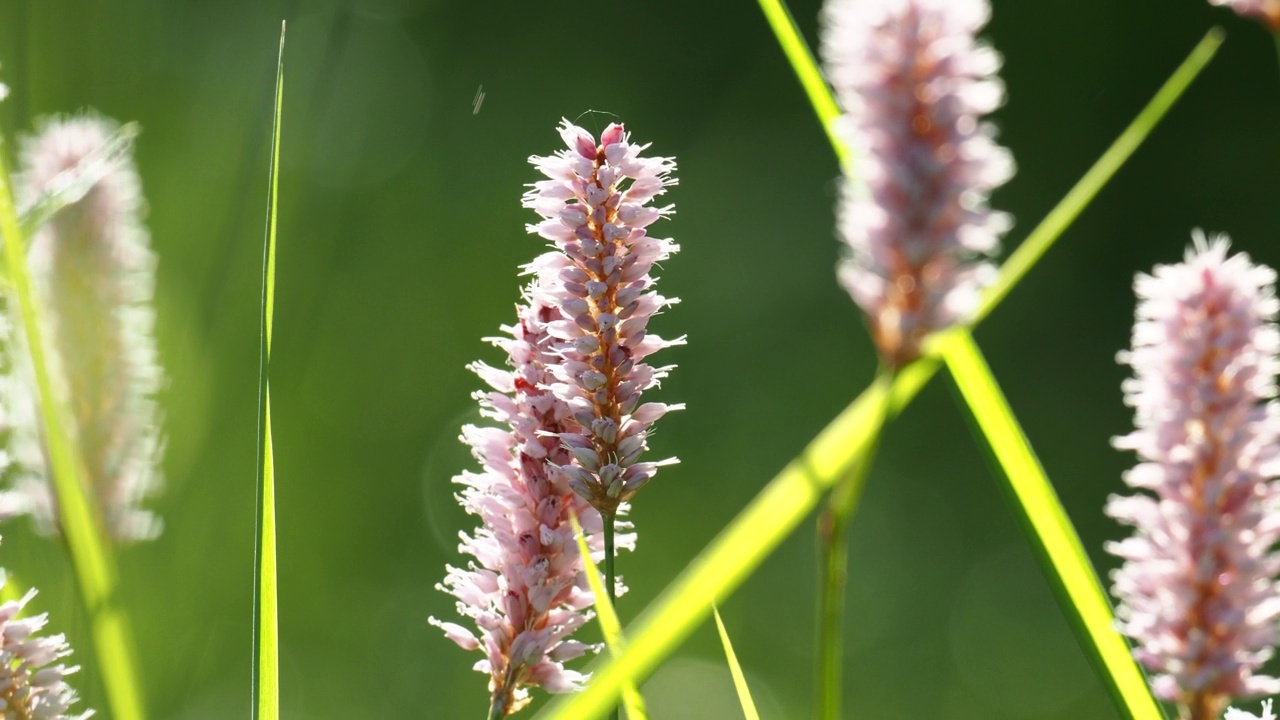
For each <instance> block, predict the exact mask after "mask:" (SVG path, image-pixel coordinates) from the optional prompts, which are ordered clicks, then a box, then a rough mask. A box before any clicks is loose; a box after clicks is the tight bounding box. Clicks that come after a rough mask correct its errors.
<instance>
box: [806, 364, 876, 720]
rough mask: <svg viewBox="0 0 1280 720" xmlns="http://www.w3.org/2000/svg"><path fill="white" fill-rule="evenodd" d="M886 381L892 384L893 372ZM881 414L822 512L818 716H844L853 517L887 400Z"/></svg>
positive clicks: (835, 719)
mask: <svg viewBox="0 0 1280 720" xmlns="http://www.w3.org/2000/svg"><path fill="white" fill-rule="evenodd" d="M884 382H885V383H888V384H892V377H886V378H885V379H884ZM880 409H881V411H882V412H881V414H880V416H879V417H878V418H873V419H872V421H871V422H872V426H871V433H872V436H871V441H870V444H869V446H868V448H867V452H866V453H865V454H863V456H862V457H861V458H859V459H858V461H857V462H856V463H855V464H854V466H853V467H852V469H850V471H849V474H848V476H847V477H845V478H844V479H842V480H841V481H840V482H839V483H837V485H836V486H835V488H834V489H833V490H832V491H831V494H830V495H829V496H828V497H827V506H826V507H825V508H824V509H823V511H822V513H821V514H820V515H819V516H818V550H819V553H820V555H821V563H820V564H821V567H822V579H821V581H820V587H819V596H820V600H819V609H818V717H819V718H822V720H840V718H842V717H844V715H843V711H842V707H841V706H842V705H843V695H844V609H845V584H846V581H847V579H848V575H849V540H848V529H849V521H850V520H852V519H853V513H854V511H855V510H856V509H857V507H858V502H859V501H860V500H861V498H862V489H863V488H864V487H866V479H867V474H868V473H869V472H870V470H871V464H872V462H873V461H874V460H875V451H876V446H877V444H878V441H879V436H880V431H881V430H882V429H883V427H884V421H885V415H884V413H885V412H887V410H888V404H887V403H886V404H885V405H883V406H882V407H881V408H880Z"/></svg>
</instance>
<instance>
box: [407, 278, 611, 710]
mask: <svg viewBox="0 0 1280 720" xmlns="http://www.w3.org/2000/svg"><path fill="white" fill-rule="evenodd" d="M545 296H546V293H545V292H534V291H532V290H530V291H528V292H527V293H526V304H524V305H522V306H520V307H518V308H517V313H518V322H517V323H516V325H515V326H514V327H504V328H503V330H504V331H506V332H507V333H508V334H509V337H501V338H494V339H492V341H493V342H494V344H495V345H497V346H498V347H500V348H502V349H503V350H504V351H505V352H506V354H507V362H508V364H509V365H510V368H511V369H509V370H504V369H498V368H493V367H490V366H488V365H486V364H484V363H479V362H478V363H474V364H473V365H471V366H470V367H471V369H472V370H473V371H475V372H476V374H478V375H479V376H480V377H481V378H482V379H483V380H484V381H485V382H486V383H487V384H488V385H489V387H490V388H492V389H491V390H489V391H487V392H478V393H477V394H476V397H477V398H478V399H479V401H480V405H481V408H482V414H483V415H484V416H486V417H488V418H491V419H493V420H495V421H496V422H497V423H498V426H497V427H476V426H473V425H468V426H466V427H464V428H463V429H462V439H463V441H464V442H466V443H467V444H468V445H470V446H471V449H472V453H473V454H474V455H475V457H476V459H477V460H479V461H480V464H481V466H482V469H481V471H480V472H478V473H476V472H464V473H462V474H461V475H459V476H458V477H456V478H454V482H457V483H460V484H462V485H463V486H464V489H463V491H462V493H461V494H460V496H459V500H460V501H461V502H462V504H463V506H464V507H465V508H466V509H467V511H468V512H470V513H472V514H474V515H478V516H479V517H480V520H481V527H480V529H478V530H477V531H476V532H475V534H474V535H471V536H468V535H466V534H463V535H462V544H461V546H460V547H459V549H460V550H461V551H462V552H464V553H466V554H468V555H471V556H472V557H473V558H474V562H472V563H470V564H469V565H468V567H467V568H465V569H463V568H455V567H450V568H448V575H447V577H446V578H445V580H444V583H443V585H441V586H439V587H440V589H441V590H444V591H446V592H448V593H450V594H452V595H453V596H454V597H456V598H457V599H458V604H457V606H458V612H459V613H461V614H462V615H463V616H465V617H468V618H470V619H472V620H473V621H474V622H475V624H476V626H477V629H478V630H479V635H478V636H477V635H476V634H475V633H473V632H472V631H471V630H469V629H467V628H464V627H462V626H461V625H457V624H455V623H450V622H442V621H440V620H437V619H435V618H432V619H431V622H432V623H433V624H435V625H437V626H439V627H440V628H442V629H443V630H444V631H445V635H446V636H447V637H448V638H449V639H451V640H453V641H454V642H456V643H457V644H458V645H459V646H461V647H462V648H463V649H464V650H481V651H482V652H484V654H485V659H484V660H481V661H480V662H478V663H476V666H475V668H476V670H479V671H480V672H484V673H487V674H488V675H489V676H490V680H489V690H490V693H491V698H490V715H489V717H490V718H491V719H492V718H503V717H506V716H507V715H509V714H510V713H513V712H515V711H517V710H519V709H520V708H521V707H523V706H524V705H526V704H527V703H528V702H529V696H528V691H527V690H526V689H525V688H526V687H527V686H535V685H538V686H542V687H543V688H544V689H546V690H548V691H550V692H553V693H560V692H570V691H573V690H577V689H578V688H579V687H580V686H581V685H582V683H583V682H584V681H585V679H586V678H585V677H584V676H583V675H582V674H581V673H578V672H576V671H573V670H569V669H566V668H565V667H564V665H563V662H564V661H565V660H570V659H572V658H574V657H577V656H579V655H581V654H582V653H583V652H585V651H586V650H588V649H590V648H589V647H588V646H586V645H584V644H583V643H580V642H578V641H575V640H571V639H569V636H570V635H572V634H573V632H574V631H575V630H577V629H578V628H579V627H581V626H582V625H583V624H584V623H586V622H587V621H588V620H589V619H590V618H591V617H592V613H591V612H590V611H589V610H588V608H589V607H590V606H591V605H592V603H593V602H594V597H593V596H592V594H591V591H590V589H589V588H588V585H587V581H586V576H585V575H584V574H583V572H584V571H583V564H582V558H581V556H580V555H579V554H578V546H577V543H576V540H575V539H574V534H573V527H572V524H571V523H570V520H569V517H570V514H574V515H577V517H578V518H579V520H580V522H581V524H582V528H583V532H584V533H585V534H586V536H587V542H588V545H589V547H590V548H591V550H592V553H593V554H598V557H596V560H597V562H598V561H599V560H602V559H603V555H604V552H603V542H604V541H603V537H602V528H603V524H602V521H601V517H600V513H599V512H597V511H596V510H595V509H594V508H592V507H591V505H590V504H589V503H588V502H587V501H586V499H584V498H583V497H581V496H580V495H579V494H577V493H575V492H574V491H573V490H572V489H571V480H570V477H569V476H568V475H567V474H566V473H565V472H564V470H563V469H562V468H564V467H568V466H570V465H571V462H572V458H573V456H572V454H571V453H570V450H569V448H568V447H567V446H566V445H565V444H564V442H563V441H562V440H561V439H560V438H561V436H563V435H565V434H577V433H580V432H582V429H581V427H579V425H578V422H577V420H576V419H575V418H574V413H573V410H572V409H571V408H570V407H569V405H568V404H567V403H565V402H564V401H562V400H560V399H559V398H557V397H556V396H555V395H554V394H553V393H552V392H551V387H552V385H553V384H554V383H556V382H557V380H556V379H555V378H554V377H553V376H552V374H551V367H552V366H553V365H555V364H556V363H558V362H560V360H561V359H560V357H559V356H558V355H557V354H556V351H555V349H554V348H555V345H556V341H555V340H554V339H553V338H552V337H551V336H550V334H549V332H548V326H549V325H552V324H554V323H557V322H561V321H562V320H563V319H564V317H563V315H561V313H560V311H559V309H558V308H556V307H555V306H552V305H548V304H546V303H544V302H543V301H542V300H541V298H544V297H545ZM625 509H626V508H625V506H624V507H623V508H622V510H623V511H625ZM622 527H623V528H624V529H626V528H629V527H630V526H629V525H628V524H626V523H622ZM617 542H618V546H619V547H626V548H631V547H634V542H635V536H634V535H633V534H629V533H628V534H620V535H619V536H618V538H617Z"/></svg>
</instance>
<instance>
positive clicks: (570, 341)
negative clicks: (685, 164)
mask: <svg viewBox="0 0 1280 720" xmlns="http://www.w3.org/2000/svg"><path fill="white" fill-rule="evenodd" d="M560 137H561V139H562V140H563V141H564V144H565V148H564V149H562V150H559V151H558V152H556V154H554V155H551V156H548V157H538V156H535V157H532V158H530V159H529V161H530V162H531V163H533V165H534V166H535V167H536V168H537V169H538V170H539V171H540V172H542V174H543V175H545V176H547V178H548V179H547V180H541V181H539V182H536V183H533V184H532V185H530V188H531V189H530V190H529V191H528V192H527V193H526V194H525V197H524V206H525V207H526V208H530V209H532V210H534V211H535V212H537V213H538V214H539V215H541V216H542V218H543V219H542V221H541V222H539V223H537V224H533V225H529V232H531V233H533V234H536V235H539V236H540V237H542V238H545V239H547V240H550V241H551V242H552V243H553V244H554V247H555V249H554V250H553V251H551V252H548V253H546V254H544V255H542V256H541V257H539V258H538V259H536V260H534V261H533V262H532V263H530V265H529V266H528V267H529V270H530V271H531V272H534V273H536V274H537V276H538V281H537V282H536V283H535V284H534V292H535V294H536V295H537V298H538V301H539V302H542V303H545V304H546V305H548V306H551V307H554V308H556V309H557V311H558V314H559V315H560V316H561V318H562V319H560V320H559V321H557V322H552V323H549V324H548V326H547V330H548V332H549V333H550V335H551V336H552V338H553V339H554V340H555V341H556V344H557V346H556V355H557V356H558V361H557V362H556V363H555V364H554V365H552V366H550V367H549V368H548V369H549V371H550V372H551V374H552V375H553V377H554V383H553V384H552V386H551V390H552V392H553V393H554V394H555V396H556V397H557V398H558V399H559V400H560V401H562V402H564V403H565V404H566V406H567V407H568V408H570V410H571V411H572V414H573V418H574V419H575V420H576V421H577V423H578V425H580V427H578V428H576V429H574V430H571V431H566V432H564V433H562V434H561V440H562V441H563V442H564V444H565V445H566V447H569V448H572V449H573V453H572V455H573V457H574V458H575V460H574V464H571V465H570V464H566V465H565V466H563V467H562V471H563V472H564V473H565V474H566V476H568V477H569V478H570V481H571V483H572V486H573V488H574V490H575V491H576V492H578V493H579V494H581V495H583V496H584V497H585V498H586V499H587V500H589V501H590V502H591V504H592V505H593V506H594V507H595V508H596V509H597V510H599V511H600V512H601V513H602V514H603V515H605V516H606V517H613V516H615V515H616V514H617V509H618V506H619V505H620V504H621V503H624V502H626V501H627V500H629V499H630V498H631V497H632V496H633V495H634V494H635V493H636V491H637V490H639V489H640V488H641V487H642V486H643V485H644V484H645V483H647V482H648V481H649V480H650V479H651V478H652V477H653V473H654V471H655V468H656V467H657V466H658V465H659V463H637V460H638V459H639V457H640V455H641V453H642V452H643V451H644V450H645V449H647V446H648V443H647V438H648V434H649V429H650V426H651V425H652V424H653V422H654V421H655V420H657V419H658V418H659V417H660V416H661V415H662V414H663V413H665V412H667V411H670V410H679V409H682V408H683V405H662V404H656V403H655V404H649V405H647V406H641V405H640V397H641V395H642V393H643V392H644V391H645V390H648V389H650V388H652V387H655V386H656V385H657V384H658V382H659V381H660V380H661V379H662V378H663V377H665V376H666V373H667V370H669V368H655V367H652V366H650V365H648V364H645V363H644V362H642V361H643V360H644V359H645V358H646V357H647V356H648V355H650V354H651V353H653V352H655V351H657V350H661V349H662V348H666V347H670V346H672V345H678V344H683V343H684V339H683V338H679V339H677V340H664V339H662V338H660V337H658V336H656V335H653V334H651V333H649V331H648V325H649V319H650V318H651V317H652V316H653V315H655V314H656V313H658V312H659V311H661V310H662V308H664V307H666V306H669V305H673V304H675V303H676V302H677V301H676V300H675V299H674V298H664V297H663V296H661V295H659V294H657V293H655V292H654V291H653V284H654V278H653V277H652V275H651V271H652V269H653V267H654V266H655V265H657V264H659V263H661V262H662V261H663V260H666V259H667V258H668V257H670V256H671V255H672V254H673V253H675V252H677V251H678V250H679V246H677V245H676V244H675V243H674V242H673V241H671V240H670V239H660V238H655V237H652V236H650V235H649V234H648V231H647V230H646V228H647V227H648V226H650V225H651V224H653V223H654V222H655V221H657V220H658V219H660V218H663V217H666V216H667V215H670V214H671V213H672V212H674V209H673V207H672V206H670V205H668V206H664V207H653V206H651V205H649V202H650V201H651V200H653V199H654V198H655V197H657V196H660V195H662V194H663V193H665V192H666V189H667V188H668V187H670V186H671V185H674V184H676V180H675V178H674V177H672V176H671V173H672V172H673V171H674V170H675V161H674V160H672V159H671V158H663V157H645V156H642V155H641V152H642V151H643V150H644V149H645V148H647V147H648V146H647V145H636V144H633V143H632V142H631V141H630V138H629V136H628V135H627V133H626V132H625V130H624V129H623V126H622V125H620V124H617V123H614V124H611V125H609V126H608V127H607V128H605V130H604V132H603V133H601V134H600V139H599V141H598V142H597V140H596V138H595V137H593V136H592V135H591V133H589V132H587V131H586V130H584V129H582V128H580V127H577V126H576V125H574V124H572V123H570V122H569V121H568V120H564V121H562V122H561V124H560ZM641 408H643V409H644V412H640V410H641Z"/></svg>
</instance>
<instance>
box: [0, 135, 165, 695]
mask: <svg viewBox="0 0 1280 720" xmlns="http://www.w3.org/2000/svg"><path fill="white" fill-rule="evenodd" d="M5 154H6V153H5V151H4V147H3V139H2V138H0V235H2V236H3V238H4V257H5V265H6V267H5V272H6V273H7V274H8V279H9V287H10V290H11V292H12V296H11V302H13V303H14V304H16V305H17V308H18V312H19V314H20V316H21V322H22V331H23V335H24V336H25V337H26V347H27V351H28V352H29V353H30V357H31V369H32V372H33V374H34V375H35V380H36V390H37V393H38V400H39V406H40V407H39V412H40V422H41V424H42V425H43V437H44V439H45V443H46V446H47V451H48V454H49V465H50V476H51V479H52V481H53V492H54V495H55V497H56V498H57V505H58V521H59V526H60V527H61V529H62V534H63V537H64V538H65V539H66V545H67V552H68V553H69V554H70V556H71V565H72V568H73V570H74V572H75V576H76V585H77V587H78V588H79V591H80V599H81V600H82V601H83V602H84V606H85V609H86V610H87V611H88V614H89V624H90V629H91V633H92V635H93V646H94V652H95V655H96V658H97V665H98V667H97V670H98V672H99V673H100V674H101V676H102V681H103V685H104V687H105V689H106V696H107V705H108V707H109V708H110V712H111V717H113V718H115V720H142V718H143V717H144V714H143V709H142V693H141V690H140V688H139V685H138V673H137V670H136V666H135V662H134V659H133V640H132V635H131V633H130V631H129V626H128V621H127V619H126V618H125V615H124V612H123V610H122V609H121V608H120V606H119V604H118V598H117V596H116V585H117V582H118V580H117V576H116V567H115V559H114V558H113V557H112V555H111V552H110V549H109V548H108V547H107V542H106V534H105V533H104V531H103V529H102V526H101V523H100V520H99V518H98V516H97V513H95V512H94V510H93V509H92V508H93V505H92V504H91V503H90V501H89V498H88V496H87V494H86V490H85V487H86V485H85V483H84V482H83V481H82V480H81V478H83V477H84V476H85V470H84V464H83V460H82V459H81V457H80V451H79V448H77V447H76V446H75V445H74V444H73V443H72V442H71V438H70V436H69V435H68V433H67V429H66V428H67V426H66V424H65V419H64V418H63V412H64V408H63V407H62V403H61V402H59V401H58V398H57V395H56V394H55V393H54V391H53V380H52V377H51V376H50V371H49V361H48V358H47V357H46V356H45V344H44V340H43V337H42V333H41V325H40V321H39V317H40V311H39V308H38V307H37V304H36V297H35V291H34V290H33V288H32V286H31V275H30V272H29V271H28V269H27V265H26V240H25V238H24V235H23V228H22V224H21V222H20V221H19V219H18V213H17V210H16V208H15V206H14V203H13V188H12V187H11V186H10V184H9V169H8V166H7V162H8V161H7V158H5V157H4V156H5Z"/></svg>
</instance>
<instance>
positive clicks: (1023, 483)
mask: <svg viewBox="0 0 1280 720" xmlns="http://www.w3.org/2000/svg"><path fill="white" fill-rule="evenodd" d="M936 344H937V349H938V350H940V351H941V353H942V357H943V358H944V359H945V361H946V363H947V368H948V369H949V370H950V371H951V376H952V377H953V378H954V379H955V383H956V386H957V387H958V388H959V390H960V394H961V395H962V396H963V397H964V400H965V403H966V405H967V406H968V408H969V411H970V412H971V413H972V417H973V420H974V421H975V422H976V425H977V428H978V430H979V431H980V434H981V435H982V437H984V438H985V439H986V441H987V444H988V445H989V447H990V449H991V452H992V455H993V456H994V458H995V460H996V461H997V463H998V465H999V468H1000V469H1001V470H1003V472H998V473H996V474H997V475H998V476H999V477H1000V478H1001V479H1002V480H1003V481H1004V482H1003V483H1002V484H1001V488H1002V489H1003V490H1004V491H1005V494H1006V496H1007V497H1008V499H1009V501H1010V505H1011V507H1012V508H1013V510H1014V513H1015V515H1016V516H1017V518H1018V521H1019V524H1020V525H1021V526H1022V529H1023V531H1024V532H1025V533H1026V536H1027V539H1028V540H1029V541H1030V542H1031V546H1032V549H1033V550H1034V551H1035V553H1036V557H1037V558H1038V559H1039V560H1040V565H1041V568H1042V569H1043V570H1044V573H1045V575H1046V576H1047V577H1048V579H1049V582H1050V585H1051V586H1052V587H1053V590H1054V592H1055V594H1056V595H1057V597H1058V602H1059V604H1060V605H1061V606H1062V609H1063V611H1064V612H1065V613H1066V616H1067V619H1068V621H1069V622H1070V624H1071V625H1072V628H1073V629H1074V630H1075V632H1076V636H1077V638H1078V639H1079V641H1080V645H1081V647H1083V648H1084V649H1085V651H1086V653H1087V654H1088V655H1089V658H1090V660H1091V661H1093V663H1094V665H1095V667H1096V668H1097V669H1098V675H1099V676H1100V677H1101V678H1102V681H1103V682H1104V683H1105V684H1106V685H1107V689H1108V690H1110V691H1111V694H1112V696H1113V697H1114V699H1115V702H1116V707H1117V708H1119V710H1120V711H1121V713H1122V714H1123V716H1124V717H1125V718H1128V719H1129V720H1159V719H1161V718H1163V717H1164V714H1163V711H1162V710H1161V709H1160V705H1159V704H1158V703H1157V702H1156V700H1155V698H1153V697H1152V696H1151V690H1150V689H1149V687H1150V686H1149V685H1148V683H1147V679H1146V677H1145V676H1144V675H1143V673H1142V671H1141V670H1139V669H1138V665H1137V664H1136V663H1135V662H1134V660H1133V655H1132V653H1130V651H1129V646H1128V644H1127V643H1125V640H1124V638H1123V637H1121V636H1120V634H1119V633H1118V632H1116V630H1115V625H1114V623H1115V618H1114V616H1113V614H1112V612H1111V605H1110V603H1109V602H1108V601H1107V596H1106V594H1105V593H1104V592H1103V589H1102V583H1101V582H1099V580H1098V576H1097V573H1095V572H1094V570H1093V565H1092V564H1090V562H1089V556H1088V555H1087V554H1086V553H1085V550H1084V546H1083V545H1082V544H1081V543H1080V536H1079V535H1077V534H1076V531H1075V528H1074V527H1073V526H1072V525H1071V520H1070V519H1069V518H1068V517H1067V513H1066V510H1064V509H1063V507H1062V503H1061V502H1060V501H1059V500H1058V495H1057V493H1055V492H1054V490H1053V485H1051V484H1050V483H1049V478H1048V477H1046V476H1045V472H1044V468H1043V467H1041V465H1040V461H1039V459H1037V458H1036V455H1035V453H1034V452H1033V451H1032V449H1031V445H1030V443H1029V442H1028V441H1027V437H1026V435H1024V434H1023V432H1022V428H1021V427H1020V426H1019V425H1018V421H1017V419H1016V418H1014V416H1013V411H1012V410H1010V409H1009V404H1008V402H1006V400H1005V398H1004V394H1003V393H1001V392H1000V387H999V385H997V384H996V379H995V377H994V376H992V374H991V368H989V367H988V366H987V363H986V360H985V359H983V357H982V351H981V350H979V349H978V346H977V344H976V343H975V342H974V341H973V335H971V334H970V333H969V331H968V330H965V329H956V330H953V331H950V332H947V333H945V334H943V335H941V336H939V337H938V339H937V340H936Z"/></svg>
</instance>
